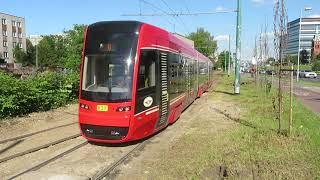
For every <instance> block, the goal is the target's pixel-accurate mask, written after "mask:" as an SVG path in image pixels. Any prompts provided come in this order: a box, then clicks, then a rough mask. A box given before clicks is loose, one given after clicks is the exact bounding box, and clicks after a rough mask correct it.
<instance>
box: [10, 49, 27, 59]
mask: <svg viewBox="0 0 320 180" xmlns="http://www.w3.org/2000/svg"><path fill="white" fill-rule="evenodd" d="M13 55H14V57H15V61H16V62H18V63H23V62H24V60H25V59H26V56H27V54H26V53H25V52H24V51H23V49H21V48H20V47H19V46H16V47H15V48H14V49H13Z"/></svg>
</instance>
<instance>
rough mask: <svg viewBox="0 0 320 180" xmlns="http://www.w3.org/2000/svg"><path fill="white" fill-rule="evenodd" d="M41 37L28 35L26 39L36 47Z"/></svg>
mask: <svg viewBox="0 0 320 180" xmlns="http://www.w3.org/2000/svg"><path fill="white" fill-rule="evenodd" d="M42 38H43V37H42V36H41V35H30V36H29V37H28V39H29V40H30V41H31V43H32V45H34V46H35V45H38V44H39V42H40V41H41V40H42Z"/></svg>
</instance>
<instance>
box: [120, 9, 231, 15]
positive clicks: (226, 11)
mask: <svg viewBox="0 0 320 180" xmlns="http://www.w3.org/2000/svg"><path fill="white" fill-rule="evenodd" d="M232 12H237V10H224V11H207V12H196V13H182V12H181V13H154V14H140V13H139V14H122V16H198V15H211V14H219V13H232Z"/></svg>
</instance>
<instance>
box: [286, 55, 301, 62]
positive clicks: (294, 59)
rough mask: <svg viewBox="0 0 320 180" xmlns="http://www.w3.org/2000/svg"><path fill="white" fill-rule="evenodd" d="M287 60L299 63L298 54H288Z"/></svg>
mask: <svg viewBox="0 0 320 180" xmlns="http://www.w3.org/2000/svg"><path fill="white" fill-rule="evenodd" d="M285 61H286V62H291V63H293V64H298V55H291V54H289V55H287V56H286V60H285Z"/></svg>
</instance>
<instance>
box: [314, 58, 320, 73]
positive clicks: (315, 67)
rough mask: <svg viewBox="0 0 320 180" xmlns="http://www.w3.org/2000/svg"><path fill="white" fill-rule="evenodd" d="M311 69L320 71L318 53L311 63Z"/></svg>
mask: <svg viewBox="0 0 320 180" xmlns="http://www.w3.org/2000/svg"><path fill="white" fill-rule="evenodd" d="M312 70H313V71H320V54H318V55H317V56H316V58H315V59H314V61H313V64H312Z"/></svg>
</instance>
